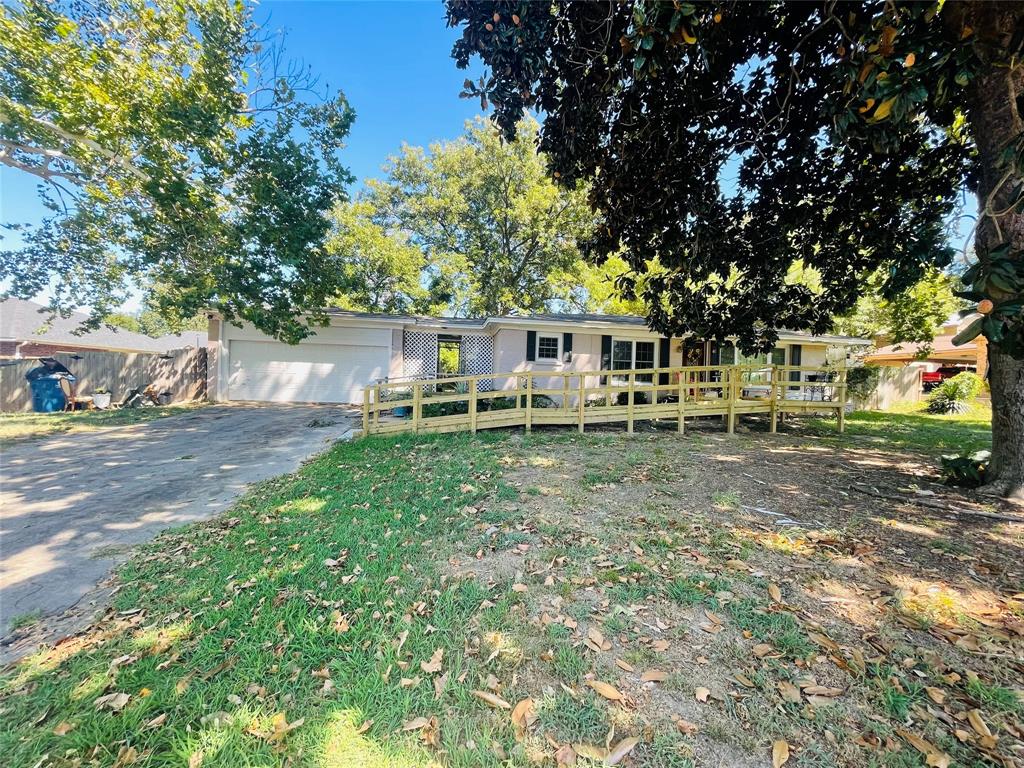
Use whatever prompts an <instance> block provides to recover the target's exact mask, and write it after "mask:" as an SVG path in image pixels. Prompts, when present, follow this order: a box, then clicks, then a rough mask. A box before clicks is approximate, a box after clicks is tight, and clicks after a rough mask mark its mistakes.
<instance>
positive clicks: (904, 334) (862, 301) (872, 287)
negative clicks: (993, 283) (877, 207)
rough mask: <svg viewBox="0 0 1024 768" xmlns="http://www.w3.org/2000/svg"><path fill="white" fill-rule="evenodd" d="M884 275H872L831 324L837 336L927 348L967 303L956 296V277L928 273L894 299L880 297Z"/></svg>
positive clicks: (938, 272)
mask: <svg viewBox="0 0 1024 768" xmlns="http://www.w3.org/2000/svg"><path fill="white" fill-rule="evenodd" d="M884 283H885V274H884V273H882V272H881V271H878V272H875V273H874V274H872V275H871V276H869V277H868V279H867V285H866V286H865V291H864V293H863V295H861V297H860V298H859V299H858V300H857V303H856V304H855V305H854V307H853V309H851V310H850V311H849V312H847V313H845V314H843V315H841V316H839V317H837V318H836V321H835V326H834V328H835V330H836V332H838V333H843V334H847V335H850V336H860V337H862V338H868V339H871V338H874V337H875V336H877V335H880V334H882V335H884V336H885V337H886V338H887V339H888V342H889V343H893V344H896V343H900V342H919V343H922V344H925V345H926V347H925V348H926V349H927V345H928V344H929V342H931V341H932V340H933V339H934V337H935V332H936V330H937V329H938V328H940V327H942V325H943V324H944V323H946V321H947V320H949V318H950V316H951V315H953V314H954V313H955V312H956V311H957V310H961V309H965V308H967V307H968V306H969V304H968V302H966V301H964V300H963V299H961V298H959V297H958V296H956V294H955V291H956V290H958V289H959V288H960V279H959V277H958V276H954V275H950V274H947V273H945V272H941V271H939V270H932V271H930V272H928V273H926V274H925V275H924V277H922V278H921V279H920V280H919V281H918V282H917V283H915V284H914V285H912V286H910V287H909V288H906V289H904V290H903V291H901V292H900V293H898V294H896V295H895V296H890V297H889V298H886V297H885V296H884V295H883V293H882V287H883V285H884Z"/></svg>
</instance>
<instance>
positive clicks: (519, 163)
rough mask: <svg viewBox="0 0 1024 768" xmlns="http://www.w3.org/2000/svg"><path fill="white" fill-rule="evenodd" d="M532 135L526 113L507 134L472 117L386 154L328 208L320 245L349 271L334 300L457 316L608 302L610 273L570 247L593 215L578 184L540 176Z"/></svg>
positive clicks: (534, 131)
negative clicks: (374, 174)
mask: <svg viewBox="0 0 1024 768" xmlns="http://www.w3.org/2000/svg"><path fill="white" fill-rule="evenodd" d="M536 138H537V124H536V122H535V121H533V120H529V119H527V120H521V121H520V122H519V123H518V124H517V125H516V128H515V134H514V136H513V137H512V139H511V140H509V141H505V140H503V139H502V137H501V135H500V134H499V132H498V131H496V130H495V129H494V128H493V127H492V126H490V125H488V124H486V123H484V122H482V121H479V120H478V121H476V122H475V123H471V124H470V125H469V126H468V127H467V131H466V134H465V135H464V136H463V137H461V138H460V139H458V140H456V141H452V142H446V143H438V144H434V145H432V146H431V147H430V148H429V151H425V150H424V149H423V148H421V147H404V148H403V149H402V151H401V153H400V154H398V155H396V156H394V157H392V158H390V160H389V161H388V164H387V165H386V166H385V172H386V175H385V177H384V178H383V179H379V180H371V181H369V182H368V183H367V189H366V191H365V193H364V194H363V195H362V196H361V197H360V199H359V200H358V201H357V202H356V203H354V204H352V205H348V206H342V207H340V208H339V209H338V210H337V211H336V214H335V235H334V238H333V239H332V241H331V250H332V251H333V252H335V253H337V254H338V256H339V258H341V259H342V260H343V261H344V263H345V265H346V275H348V276H349V278H350V279H349V282H348V283H347V284H346V289H347V291H346V294H345V295H343V297H342V299H341V301H342V302H343V303H344V304H346V305H348V306H351V307H352V308H357V309H374V310H378V311H396V310H400V311H406V310H410V309H411V310H414V311H435V312H436V311H445V312H449V313H452V314H456V315H462V316H477V315H501V314H507V313H509V312H511V311H513V310H516V311H544V310H548V309H551V308H553V306H556V305H559V304H564V305H567V306H576V307H579V308H595V307H597V306H598V305H600V304H603V305H607V306H611V305H612V304H613V302H614V299H613V296H614V295H615V291H614V286H612V284H611V282H610V279H611V278H614V275H609V274H605V272H606V270H603V269H601V270H599V269H595V268H594V267H592V266H589V265H587V264H585V263H584V262H583V261H582V258H581V253H580V247H579V241H580V239H581V238H583V237H584V236H586V235H587V234H588V233H589V232H590V230H591V227H592V224H593V218H592V216H591V214H590V210H589V207H588V206H587V204H586V200H585V196H584V192H583V190H582V189H563V188H560V187H559V186H558V185H556V184H554V183H553V182H552V181H551V179H550V178H549V177H548V175H547V172H546V161H545V159H544V158H543V157H542V156H540V155H538V154H537V151H536ZM606 278H608V280H606Z"/></svg>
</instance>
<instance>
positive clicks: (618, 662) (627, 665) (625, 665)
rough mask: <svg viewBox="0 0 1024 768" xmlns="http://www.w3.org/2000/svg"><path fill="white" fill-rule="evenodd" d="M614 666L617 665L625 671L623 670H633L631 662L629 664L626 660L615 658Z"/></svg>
mask: <svg viewBox="0 0 1024 768" xmlns="http://www.w3.org/2000/svg"><path fill="white" fill-rule="evenodd" d="M615 666H616V667H618V668H619V669H621V670H623V671H625V672H633V671H635V670H634V668H633V665H632V664H630V663H628V662H625V661H623V660H622V659H616V660H615Z"/></svg>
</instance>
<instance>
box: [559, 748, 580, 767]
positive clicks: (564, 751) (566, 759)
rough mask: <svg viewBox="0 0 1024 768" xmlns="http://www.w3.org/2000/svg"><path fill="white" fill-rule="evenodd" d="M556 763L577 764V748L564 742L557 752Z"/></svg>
mask: <svg viewBox="0 0 1024 768" xmlns="http://www.w3.org/2000/svg"><path fill="white" fill-rule="evenodd" d="M555 764H556V765H576V750H574V749H573V748H572V746H571V745H570V744H563V745H562V746H560V747H559V748H558V750H557V751H556V752H555Z"/></svg>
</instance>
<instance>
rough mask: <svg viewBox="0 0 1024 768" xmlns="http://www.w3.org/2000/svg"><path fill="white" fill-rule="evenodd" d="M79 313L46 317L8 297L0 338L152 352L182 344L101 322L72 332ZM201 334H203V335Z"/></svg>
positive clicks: (2, 305)
mask: <svg viewBox="0 0 1024 768" xmlns="http://www.w3.org/2000/svg"><path fill="white" fill-rule="evenodd" d="M87 319H88V318H87V316H86V315H84V314H82V313H81V312H72V313H71V315H70V316H69V317H61V316H60V315H56V316H54V317H53V318H52V319H51V318H50V311H49V310H48V309H47V308H46V307H44V306H42V305H41V304H36V303H35V302H34V301H26V300H25V299H15V298H9V299H5V300H4V301H2V302H0V339H3V340H7V341H17V342H24V341H30V342H37V343H40V344H53V345H56V346H66V347H68V349H69V350H70V349H97V350H113V351H117V352H155V353H163V352H166V351H167V350H168V349H178V348H179V347H182V346H185V344H181V343H179V344H170V345H169V337H166V336H165V337H163V338H161V339H154V338H151V337H149V336H146V335H144V334H141V333H135V332H133V331H127V330H125V329H123V328H109V327H107V326H104V325H101V326H100V327H99V328H97V329H95V330H92V331H84V332H79V333H76V331H77V330H78V329H79V327H80V326H81V325H82V323H84V322H85V321H86V320H87ZM204 336H205V334H204Z"/></svg>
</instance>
